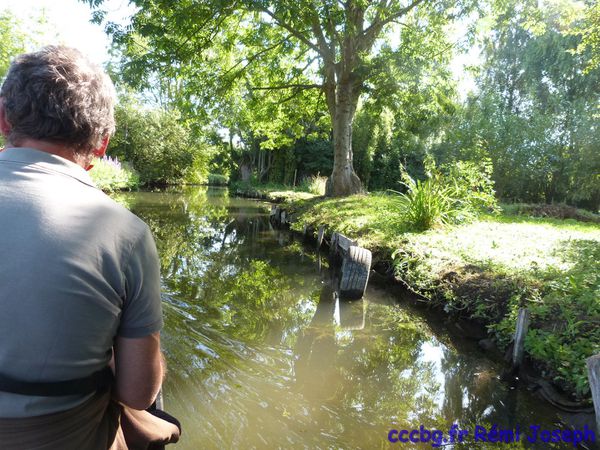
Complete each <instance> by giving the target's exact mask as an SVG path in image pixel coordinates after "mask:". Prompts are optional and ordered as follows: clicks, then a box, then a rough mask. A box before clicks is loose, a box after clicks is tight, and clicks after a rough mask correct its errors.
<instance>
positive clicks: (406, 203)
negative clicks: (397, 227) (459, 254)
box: [396, 157, 497, 231]
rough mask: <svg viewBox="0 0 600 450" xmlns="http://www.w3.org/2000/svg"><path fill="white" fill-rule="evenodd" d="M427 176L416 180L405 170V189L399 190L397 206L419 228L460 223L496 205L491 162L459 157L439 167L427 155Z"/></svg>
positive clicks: (411, 225)
mask: <svg viewBox="0 0 600 450" xmlns="http://www.w3.org/2000/svg"><path fill="white" fill-rule="evenodd" d="M425 167H426V169H427V178H426V179H425V180H423V181H421V180H416V181H415V180H414V179H413V178H412V177H411V176H410V175H409V174H408V173H407V172H406V171H403V173H402V179H403V182H402V184H403V185H404V186H406V188H407V189H408V191H407V192H406V193H399V192H398V193H397V194H398V198H397V201H396V204H397V210H398V212H399V214H400V216H401V218H402V220H403V221H404V222H406V223H407V225H408V226H409V227H410V228H412V229H414V230H416V231H424V230H428V229H430V228H432V227H434V226H435V225H446V224H457V223H463V222H467V221H471V220H473V219H475V218H476V217H477V215H478V213H480V212H481V211H482V210H483V209H495V208H496V207H497V205H496V199H495V197H494V188H493V182H492V181H491V179H490V174H491V163H490V162H489V161H483V162H482V163H481V164H479V165H476V164H474V163H471V162H464V161H458V162H457V163H454V164H449V165H447V166H446V167H445V171H443V172H442V171H441V170H438V169H437V168H436V167H435V162H434V160H433V159H432V158H431V157H428V158H426V161H425Z"/></svg>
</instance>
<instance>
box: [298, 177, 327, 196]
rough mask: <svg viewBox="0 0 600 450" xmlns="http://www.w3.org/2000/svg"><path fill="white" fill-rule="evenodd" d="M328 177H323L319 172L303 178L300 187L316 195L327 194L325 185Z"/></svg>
mask: <svg viewBox="0 0 600 450" xmlns="http://www.w3.org/2000/svg"><path fill="white" fill-rule="evenodd" d="M326 184H327V177H322V176H320V175H319V174H317V175H313V176H310V177H307V178H305V179H304V180H303V182H302V184H301V185H300V188H301V189H302V190H303V191H307V192H310V193H311V194H315V195H325V185H326Z"/></svg>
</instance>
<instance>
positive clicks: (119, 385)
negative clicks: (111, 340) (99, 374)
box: [113, 333, 165, 410]
mask: <svg viewBox="0 0 600 450" xmlns="http://www.w3.org/2000/svg"><path fill="white" fill-rule="evenodd" d="M114 360H115V377H116V383H115V391H114V394H113V395H114V397H115V398H116V400H117V401H119V402H121V403H123V404H124V405H126V406H129V407H130V408H133V409H139V410H142V409H146V408H148V407H149V406H150V405H151V404H152V402H154V400H155V398H156V395H157V394H158V391H159V390H160V386H161V384H162V380H163V374H164V370H165V369H164V360H163V358H162V355H161V352H160V334H159V333H154V334H151V335H150V336H146V337H143V338H123V337H117V340H116V342H115V347H114Z"/></svg>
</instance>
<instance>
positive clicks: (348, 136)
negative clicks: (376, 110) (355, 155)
mask: <svg viewBox="0 0 600 450" xmlns="http://www.w3.org/2000/svg"><path fill="white" fill-rule="evenodd" d="M353 88H354V86H353V83H352V82H351V81H346V82H342V83H340V84H338V86H337V95H336V98H335V108H333V109H334V110H333V111H331V109H330V112H331V113H332V118H331V119H332V120H331V122H332V124H333V172H332V173H331V176H330V177H329V178H328V179H327V185H326V187H325V195H326V196H327V197H344V196H348V195H352V194H358V193H360V192H362V191H363V188H362V183H361V181H360V179H359V178H358V176H357V175H356V173H354V167H353V165H352V121H353V119H354V113H355V112H356V105H357V103H358V96H359V95H358V92H353Z"/></svg>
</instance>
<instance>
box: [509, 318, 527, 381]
mask: <svg viewBox="0 0 600 450" xmlns="http://www.w3.org/2000/svg"><path fill="white" fill-rule="evenodd" d="M528 328H529V310H528V309H527V308H521V309H519V317H518V318H517V329H516V331H515V340H514V347H513V358H512V364H513V370H516V369H518V368H519V367H520V366H521V363H522V362H523V355H524V353H525V349H524V346H525V336H526V335H527V330H528Z"/></svg>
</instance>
